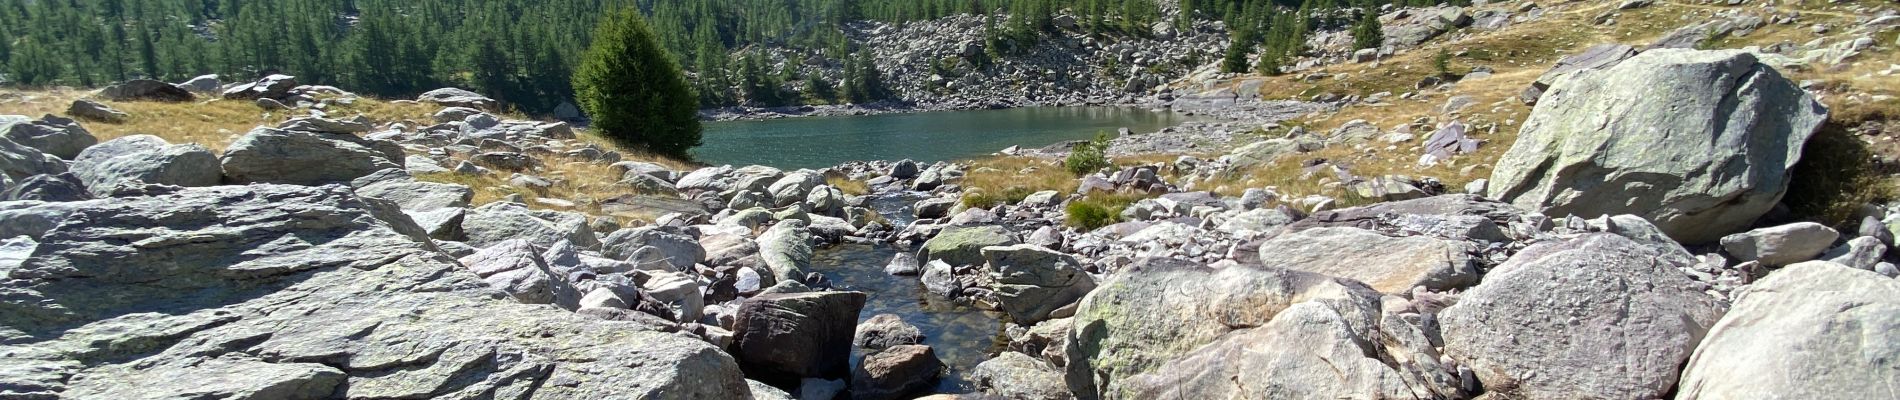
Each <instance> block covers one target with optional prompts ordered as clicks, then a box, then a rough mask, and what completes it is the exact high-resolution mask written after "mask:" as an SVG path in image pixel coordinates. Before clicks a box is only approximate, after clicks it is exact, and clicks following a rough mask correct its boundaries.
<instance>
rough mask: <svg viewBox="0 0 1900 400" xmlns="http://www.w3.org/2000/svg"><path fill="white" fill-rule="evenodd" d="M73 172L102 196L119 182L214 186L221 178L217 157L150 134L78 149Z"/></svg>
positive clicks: (222, 174)
mask: <svg viewBox="0 0 1900 400" xmlns="http://www.w3.org/2000/svg"><path fill="white" fill-rule="evenodd" d="M71 167H72V171H73V174H75V175H78V176H79V180H80V181H83V182H85V183H86V187H87V188H89V190H91V191H92V193H93V194H94V195H99V196H104V195H106V194H107V193H111V191H112V188H113V187H116V186H119V185H121V184H127V183H132V182H144V183H152V184H161V185H172V186H184V187H201V186H214V185H217V184H218V182H219V181H220V180H221V179H223V178H224V171H223V167H221V166H220V165H219V164H218V156H216V155H213V154H211V150H210V149H206V148H204V146H199V145H196V144H171V143H167V142H166V141H165V139H160V138H159V137H157V136H152V135H132V136H126V137H122V138H118V139H112V140H108V141H106V142H105V143H100V144H98V145H96V146H92V147H88V148H86V150H85V151H82V152H79V156H78V157H77V158H74V159H73V163H72V166H71Z"/></svg>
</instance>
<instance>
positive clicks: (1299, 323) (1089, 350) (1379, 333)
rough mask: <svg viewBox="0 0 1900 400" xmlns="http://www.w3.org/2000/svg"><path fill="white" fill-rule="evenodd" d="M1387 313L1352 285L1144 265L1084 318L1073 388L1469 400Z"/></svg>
mask: <svg viewBox="0 0 1900 400" xmlns="http://www.w3.org/2000/svg"><path fill="white" fill-rule="evenodd" d="M1379 310H1380V295H1379V293H1378V292H1375V291H1373V290H1372V289H1371V288H1369V287H1366V286H1365V285H1364V284H1360V283H1357V282H1354V281H1350V280H1344V279H1339V278H1332V277H1327V276H1323V275H1318V274H1313V273H1307V272H1300V271H1290V270H1284V269H1278V268H1264V267H1257V266H1245V265H1237V266H1229V267H1225V268H1211V267H1207V266H1202V265H1198V264H1194V263H1191V262H1187V261H1181V260H1174V259H1162V258H1150V259H1142V260H1138V261H1136V263H1135V265H1133V266H1130V267H1128V268H1127V269H1125V270H1123V271H1122V272H1121V273H1118V274H1116V275H1113V276H1112V277H1111V278H1109V280H1108V281H1107V282H1104V283H1103V284H1102V286H1101V287H1100V288H1098V289H1096V290H1095V292H1093V293H1090V294H1089V295H1088V297H1086V298H1084V299H1083V300H1082V303H1081V305H1080V306H1079V307H1078V308H1077V309H1076V313H1075V317H1073V318H1072V320H1071V330H1070V332H1069V335H1068V338H1067V344H1066V345H1065V350H1064V354H1065V356H1066V359H1067V360H1068V364H1067V365H1066V373H1065V376H1066V381H1067V384H1068V387H1069V389H1070V390H1071V391H1073V392H1075V394H1076V395H1077V397H1080V398H1101V399H1146V398H1194V399H1202V398H1414V397H1417V398H1462V397H1464V396H1465V394H1463V393H1462V392H1460V391H1458V388H1457V386H1456V385H1455V381H1456V380H1455V379H1453V377H1454V376H1455V375H1453V374H1452V372H1451V371H1449V370H1448V369H1447V368H1445V367H1444V366H1442V365H1441V364H1439V362H1438V355H1437V354H1436V353H1435V351H1434V350H1433V349H1432V347H1431V344H1430V343H1429V342H1428V341H1426V340H1425V339H1424V336H1425V335H1423V334H1422V333H1419V330H1418V328H1417V327H1416V326H1415V325H1411V324H1407V323H1404V322H1403V321H1402V320H1400V319H1398V318H1385V319H1384V320H1382V319H1381V317H1380V311H1379ZM1388 337H1389V338H1391V340H1389V341H1388V340H1386V338H1388ZM1388 354H1389V355H1392V356H1394V357H1405V358H1406V359H1409V360H1411V362H1409V363H1404V364H1398V365H1388V364H1386V363H1384V362H1382V361H1381V360H1382V357H1384V355H1388Z"/></svg>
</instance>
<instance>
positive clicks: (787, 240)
mask: <svg viewBox="0 0 1900 400" xmlns="http://www.w3.org/2000/svg"><path fill="white" fill-rule="evenodd" d="M805 226H806V223H805V221H799V220H786V221H779V223H777V224H774V225H772V227H771V228H770V229H766V230H765V233H762V234H759V240H758V243H759V258H761V259H763V260H764V261H765V266H766V268H768V269H770V270H771V272H772V278H773V281H774V282H786V281H792V282H803V281H804V280H805V275H806V274H809V273H810V270H811V257H812V248H811V232H810V231H809V230H808V229H806V228H805Z"/></svg>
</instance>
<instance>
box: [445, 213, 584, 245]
mask: <svg viewBox="0 0 1900 400" xmlns="http://www.w3.org/2000/svg"><path fill="white" fill-rule="evenodd" d="M462 231H463V232H464V233H466V234H467V235H468V244H469V245H472V246H475V247H488V246H491V245H494V244H496V243H501V242H503V241H506V240H509V239H524V240H527V241H528V242H529V243H533V244H534V245H536V246H553V245H554V244H555V243H559V242H560V241H562V240H566V241H569V242H572V243H574V245H576V246H580V247H581V248H584V249H592V248H599V247H600V237H599V236H595V235H594V231H593V230H592V229H588V227H587V216H586V215H581V214H578V213H569V212H560V211H549V210H530V209H528V206H527V205H523V204H521V203H513V202H505V201H500V202H494V203H488V204H483V205H482V206H480V207H475V208H474V209H472V210H469V212H468V215H467V216H465V217H463V219H462Z"/></svg>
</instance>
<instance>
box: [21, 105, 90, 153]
mask: <svg viewBox="0 0 1900 400" xmlns="http://www.w3.org/2000/svg"><path fill="white" fill-rule="evenodd" d="M0 135H4V136H6V138H7V140H12V141H13V142H14V143H19V144H21V145H24V146H26V147H31V148H34V149H38V150H39V151H41V152H44V153H46V154H52V155H53V156H55V157H59V158H63V159H67V160H71V159H73V157H78V156H79V152H80V151H81V150H85V149H86V148H87V147H91V146H92V145H95V144H99V138H97V137H94V136H92V132H88V131H86V128H84V127H80V126H79V123H78V122H74V121H73V120H70V119H65V118H60V117H55V116H51V115H48V116H44V117H40V119H38V120H34V121H22V120H19V119H0Z"/></svg>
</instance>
